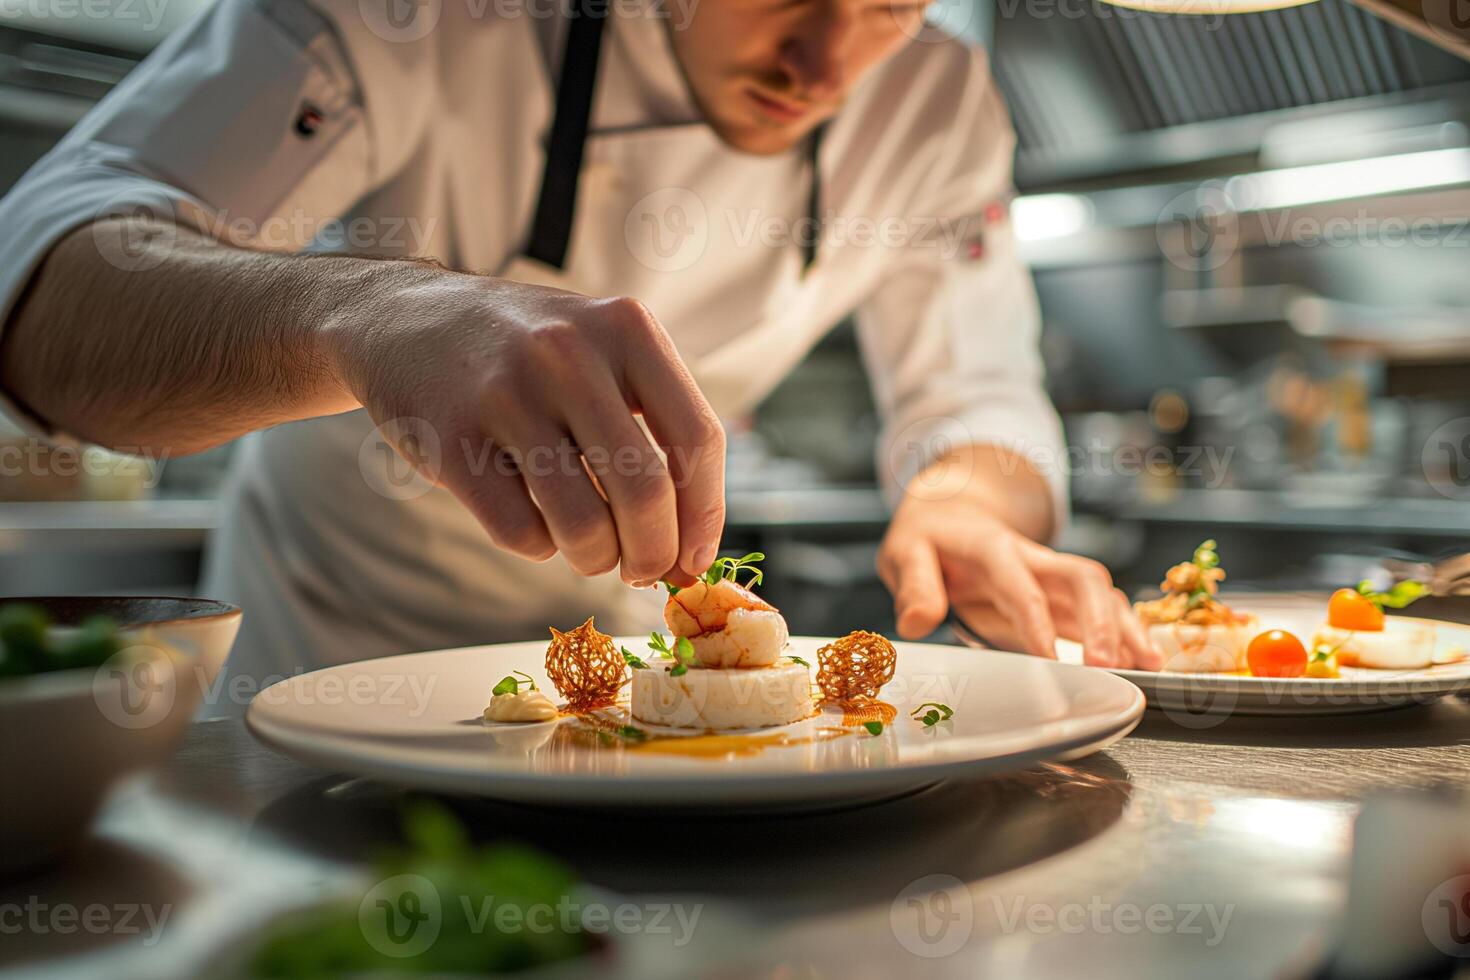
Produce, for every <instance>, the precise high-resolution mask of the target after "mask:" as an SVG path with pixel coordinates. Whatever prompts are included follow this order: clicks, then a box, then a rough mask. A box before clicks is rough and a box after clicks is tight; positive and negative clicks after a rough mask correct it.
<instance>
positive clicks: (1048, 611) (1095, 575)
mask: <svg viewBox="0 0 1470 980" xmlns="http://www.w3.org/2000/svg"><path fill="white" fill-rule="evenodd" d="M994 459H995V454H994V452H993V451H990V450H988V449H985V448H984V447H981V448H980V449H979V450H978V452H977V455H976V457H975V459H973V460H967V463H968V464H969V465H967V466H966V467H965V470H966V475H967V477H969V478H968V479H966V480H964V481H962V482H961V483H960V484H959V485H957V486H951V487H949V488H948V489H939V488H942V487H943V485H944V481H943V480H940V481H937V482H935V481H931V482H929V483H928V484H927V487H926V489H924V490H923V491H922V492H919V493H913V492H910V493H909V494H908V495H906V496H905V498H904V500H903V501H902V502H901V503H900V504H899V506H898V509H897V511H896V512H895V513H894V517H893V522H892V523H891V524H890V525H889V528H888V533H887V534H886V535H885V536H884V538H883V544H882V546H881V547H880V548H879V551H878V572H879V574H880V575H881V577H882V579H883V582H884V584H885V585H887V586H888V589H889V591H890V592H892V593H893V597H894V608H895V611H896V614H897V617H898V632H899V634H900V635H901V636H903V637H905V638H908V639H919V638H922V637H924V636H927V635H929V634H930V633H932V632H933V631H934V630H935V629H937V628H938V627H939V626H940V625H941V624H942V623H943V622H944V620H945V617H946V615H947V614H948V612H949V610H950V609H951V608H953V609H954V612H955V615H956V616H958V617H959V618H960V619H961V620H962V621H963V622H965V623H966V624H967V625H968V626H970V627H971V628H972V629H973V630H975V631H976V632H977V633H979V634H980V635H981V636H983V637H985V638H986V639H987V640H988V641H990V642H991V643H993V644H995V645H997V646H999V647H1002V648H1005V649H1012V650H1020V651H1024V652H1026V653H1030V654H1034V655H1036V656H1039V657H1050V658H1052V659H1055V658H1056V639H1057V637H1058V636H1062V637H1066V638H1067V639H1071V640H1080V641H1081V642H1082V646H1083V656H1084V659H1085V660H1086V662H1087V663H1089V664H1094V665H1096V666H1099V667H1133V668H1138V669H1142V670H1158V669H1159V668H1160V667H1161V666H1162V663H1163V658H1162V657H1161V656H1160V655H1159V653H1158V652H1157V651H1156V650H1154V648H1153V647H1152V645H1151V644H1150V643H1149V642H1148V637H1147V635H1146V634H1145V633H1144V631H1143V627H1142V626H1141V625H1140V624H1139V622H1138V619H1137V617H1136V616H1135V615H1134V614H1133V611H1132V609H1131V608H1130V607H1129V604H1128V599H1127V597H1126V596H1125V595H1124V594H1123V593H1122V592H1121V591H1119V590H1118V589H1115V588H1114V587H1113V582H1112V578H1111V576H1109V574H1108V571H1107V569H1106V568H1104V567H1103V566H1102V565H1100V564H1099V563H1097V562H1095V561H1093V560H1091V559H1089V558H1080V557H1077V556H1075V555H1066V554H1060V553H1058V552H1056V551H1053V550H1051V549H1050V548H1047V547H1045V546H1043V545H1039V544H1037V543H1036V542H1035V541H1032V540H1031V539H1029V538H1027V537H1026V536H1025V535H1023V534H1021V533H1019V532H1018V531H1016V530H1015V529H1014V528H1013V527H1012V525H1011V523H1008V522H1007V521H1006V520H1003V519H1002V518H1001V517H1000V516H997V515H998V513H1000V512H1002V511H1003V509H1004V507H1003V505H998V503H997V502H998V500H999V496H998V491H999V490H1001V489H1004V490H1006V491H1007V492H1009V493H1014V494H1022V493H1024V494H1028V495H1031V498H1032V499H1036V498H1037V497H1041V498H1043V499H1044V498H1045V497H1046V489H1045V484H1044V481H1042V480H1041V479H1040V477H1038V476H1036V474H1035V472H1034V471H1032V470H1030V469H1029V467H1026V466H1025V464H1024V463H1020V461H1016V463H1017V464H1019V465H1012V466H1010V467H1003V468H1000V469H1001V470H1004V472H1006V473H1007V474H1008V476H1007V477H1006V479H1005V481H1004V482H1002V481H999V480H987V479H985V476H986V470H987V463H988V462H993V461H994ZM991 469H995V468H994V467H991ZM996 472H999V470H996ZM923 482H924V476H923V474H921V475H920V477H918V478H916V481H915V484H923ZM915 484H911V486H912V485H915ZM1007 484H1008V485H1007ZM1048 508H1049V505H1048Z"/></svg>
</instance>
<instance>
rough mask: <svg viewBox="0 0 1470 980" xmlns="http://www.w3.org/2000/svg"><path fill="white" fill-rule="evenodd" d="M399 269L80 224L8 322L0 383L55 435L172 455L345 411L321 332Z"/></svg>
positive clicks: (121, 222) (140, 223) (128, 222)
mask: <svg viewBox="0 0 1470 980" xmlns="http://www.w3.org/2000/svg"><path fill="white" fill-rule="evenodd" d="M123 242H125V243H126V244H127V250H126V252H123V251H121V250H115V249H114V246H116V245H118V244H119V243H123ZM109 259H111V261H109ZM396 265H398V263H382V262H373V261H370V260H363V259H351V258H311V259H304V258H302V257H299V256H284V255H278V254H271V253H263V252H252V251H246V250H243V249H238V248H233V247H230V246H227V245H222V244H220V243H218V242H215V241H213V240H210V239H206V238H204V237H202V236H200V235H198V234H195V233H193V232H190V231H186V230H184V229H182V228H175V227H173V226H163V225H159V224H154V223H150V222H149V221H147V220H146V219H143V220H139V219H117V220H115V221H109V222H105V223H101V224H99V225H93V226H86V227H83V228H81V229H79V230H77V231H75V232H73V233H71V234H70V235H68V236H67V237H66V238H64V239H62V240H61V241H60V242H59V243H58V244H57V245H56V246H55V247H54V248H53V249H52V250H51V252H50V254H49V255H48V256H47V258H46V260H45V262H44V263H43V264H42V266H41V268H40V270H39V271H38V272H37V274H36V276H35V277H34V278H33V279H32V282H31V287H30V289H29V290H28V292H27V294H26V295H25V297H24V298H23V300H22V302H21V304H20V305H19V307H18V309H17V310H16V311H15V312H14V313H13V314H12V316H11V318H10V322H9V323H8V324H7V325H6V328H5V333H4V336H3V342H0V384H3V385H4V388H5V390H6V392H7V393H8V394H9V395H10V396H11V397H12V398H14V399H15V400H16V401H18V402H19V403H20V404H21V405H22V407H24V408H26V409H28V410H30V411H31V412H33V413H34V414H35V415H37V416H38V417H39V419H40V420H41V421H43V422H45V423H46V424H47V425H49V426H50V427H51V428H53V429H55V430H56V431H59V432H65V433H68V434H70V435H73V436H76V437H79V438H82V439H85V440H88V441H91V442H96V443H99V444H101V445H106V446H116V447H128V448H131V449H134V450H151V451H157V452H162V451H167V452H169V453H170V454H171V455H182V454H186V453H191V452H198V451H200V450H203V449H207V448H209V447H211V446H214V445H218V444H220V443H222V442H226V441H228V440H230V439H233V438H235V437H237V436H240V435H242V434H244V433H246V432H249V431H251V430H253V429H259V428H263V427H265V426H269V425H274V424H277V423H280V422H286V421H292V420H295V419H301V418H311V417H315V416H319V415H328V414H334V413H337V412H342V411H347V410H350V409H352V408H355V407H357V402H356V400H355V399H354V398H353V396H352V395H351V394H350V393H349V392H348V391H347V390H346V388H345V387H344V385H343V384H342V383H341V381H340V379H339V378H338V377H337V376H336V372H335V371H334V370H333V364H332V358H331V357H330V355H329V353H328V351H327V349H326V346H325V343H324V340H323V332H322V329H321V324H322V323H323V322H325V321H326V320H327V319H328V316H329V314H330V313H331V312H332V310H333V309H334V308H335V305H336V304H338V303H350V302H352V301H354V300H356V299H360V298H361V294H362V291H363V290H364V289H365V288H367V285H368V281H369V280H370V279H371V278H372V277H373V276H375V275H376V276H380V277H381V276H382V275H385V274H392V272H393V270H391V269H389V268H387V267H388V266H396Z"/></svg>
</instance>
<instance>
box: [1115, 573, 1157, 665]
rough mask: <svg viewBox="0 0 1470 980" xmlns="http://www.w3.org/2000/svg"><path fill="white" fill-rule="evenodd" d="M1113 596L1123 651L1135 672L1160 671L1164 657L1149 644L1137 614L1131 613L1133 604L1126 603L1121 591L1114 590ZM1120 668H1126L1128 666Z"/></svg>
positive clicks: (1145, 631)
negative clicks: (1116, 607)
mask: <svg viewBox="0 0 1470 980" xmlns="http://www.w3.org/2000/svg"><path fill="white" fill-rule="evenodd" d="M1113 594H1114V597H1115V598H1116V600H1117V603H1118V622H1119V623H1120V624H1122V636H1123V649H1124V651H1125V652H1127V653H1128V654H1129V656H1130V658H1131V660H1132V661H1133V667H1134V668H1135V669H1136V670H1161V669H1162V668H1163V666H1164V655H1163V654H1162V653H1160V652H1159V651H1158V650H1157V649H1156V648H1155V647H1154V645H1153V643H1152V642H1150V640H1149V638H1148V631H1147V630H1145V629H1144V628H1143V624H1142V623H1140V622H1139V621H1138V614H1137V613H1135V612H1134V611H1133V604H1132V603H1131V602H1129V601H1128V596H1127V595H1126V594H1124V592H1123V590H1122V589H1114V590H1113ZM1120 666H1124V667H1126V666H1128V664H1121V665H1120Z"/></svg>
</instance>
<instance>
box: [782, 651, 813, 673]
mask: <svg viewBox="0 0 1470 980" xmlns="http://www.w3.org/2000/svg"><path fill="white" fill-rule="evenodd" d="M786 659H787V660H791V661H793V662H795V663H799V664H801V665H802V666H803V667H805V668H806V669H807V670H811V669H812V665H811V664H809V663H807V662H806V661H805V660H803V659H801V658H800V657H798V656H796V655H794V654H793V655H791V656H789V657H787V658H786Z"/></svg>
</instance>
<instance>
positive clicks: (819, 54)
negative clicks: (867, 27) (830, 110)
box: [781, 0, 853, 102]
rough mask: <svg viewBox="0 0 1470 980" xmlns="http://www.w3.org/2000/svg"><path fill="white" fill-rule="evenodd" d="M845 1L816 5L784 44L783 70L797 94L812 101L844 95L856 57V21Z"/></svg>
mask: <svg viewBox="0 0 1470 980" xmlns="http://www.w3.org/2000/svg"><path fill="white" fill-rule="evenodd" d="M849 6H851V4H848V3H846V2H844V0H827V2H823V3H816V4H812V7H811V13H810V14H809V15H808V16H806V17H805V18H803V19H802V21H801V22H800V23H799V24H798V25H797V26H796V28H795V30H794V31H793V33H792V35H791V36H790V37H789V38H787V39H786V41H785V43H783V44H782V45H781V67H782V69H783V70H784V71H785V72H786V73H787V75H788V76H789V77H790V78H791V80H792V83H793V86H794V88H795V90H796V91H797V93H799V94H800V95H801V96H802V97H804V98H805V99H806V100H807V101H809V102H832V101H834V100H836V99H837V98H838V97H839V96H841V94H842V91H843V86H844V83H845V80H846V78H847V61H848V59H849V58H850V57H851V54H852V38H853V30H852V28H853V18H852V14H851V13H850V12H849V11H848V10H847V9H846V8H847V7H849Z"/></svg>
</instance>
